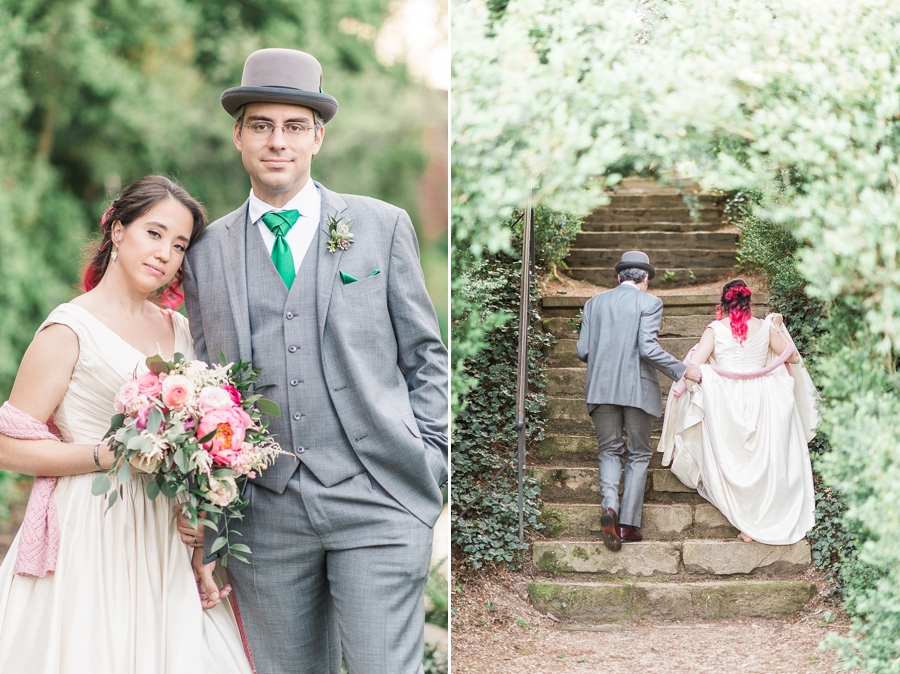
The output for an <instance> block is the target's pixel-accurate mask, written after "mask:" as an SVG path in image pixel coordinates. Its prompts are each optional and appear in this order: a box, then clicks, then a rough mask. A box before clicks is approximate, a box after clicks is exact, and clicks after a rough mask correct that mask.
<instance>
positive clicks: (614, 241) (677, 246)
mask: <svg viewBox="0 0 900 674" xmlns="http://www.w3.org/2000/svg"><path fill="white" fill-rule="evenodd" d="M737 242H738V235H737V233H736V232H684V233H678V232H581V233H580V234H578V235H576V237H575V242H574V243H573V244H572V248H625V249H629V250H643V251H647V254H648V255H649V256H650V261H651V262H653V261H654V259H655V258H656V257H657V253H658V252H659V249H661V248H664V249H668V250H675V251H678V250H682V249H685V248H688V249H708V250H727V251H729V252H731V253H733V252H734V251H735V249H736V247H737ZM654 266H655V263H654Z"/></svg>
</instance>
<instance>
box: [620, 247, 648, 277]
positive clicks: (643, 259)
mask: <svg viewBox="0 0 900 674" xmlns="http://www.w3.org/2000/svg"><path fill="white" fill-rule="evenodd" d="M623 269H643V270H644V271H645V272H647V277H648V279H652V278H653V277H654V276H656V270H655V269H654V268H653V265H651V264H650V258H649V257H647V253H642V252H641V251H639V250H629V251H626V252H624V253H622V261H621V262H620V263H619V264H617V265H616V272H620V271H622V270H623Z"/></svg>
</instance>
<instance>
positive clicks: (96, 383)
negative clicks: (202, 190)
mask: <svg viewBox="0 0 900 674" xmlns="http://www.w3.org/2000/svg"><path fill="white" fill-rule="evenodd" d="M205 226H206V215H205V213H204V211H203V208H202V207H201V206H200V204H198V203H197V202H196V201H195V200H194V199H193V198H192V197H191V196H190V195H189V194H188V193H187V192H186V191H185V190H184V189H182V188H181V187H180V186H179V185H177V184H175V183H174V182H172V181H171V180H169V179H167V178H164V177H161V176H148V177H146V178H142V179H141V180H139V181H137V182H136V183H134V184H133V185H131V186H129V187H127V188H126V189H125V190H124V191H123V192H122V194H121V195H120V196H119V197H118V198H117V199H116V200H115V201H114V202H113V204H112V206H111V207H110V208H109V210H108V211H107V212H106V214H105V215H104V218H103V220H102V221H101V228H102V232H103V240H102V243H101V245H100V246H99V249H98V250H97V251H96V253H95V254H94V256H93V258H92V259H91V260H90V262H89V264H88V266H87V269H86V272H85V277H84V286H85V290H86V291H87V292H85V293H84V294H83V295H81V296H79V297H77V298H76V299H74V300H72V301H71V302H69V303H67V304H62V305H60V306H59V307H57V308H56V309H54V310H53V312H52V313H51V314H50V316H48V317H47V319H46V320H45V321H44V322H43V323H42V324H41V326H40V328H39V329H38V332H37V334H36V335H35V338H34V341H33V342H32V343H31V346H29V348H28V350H27V351H26V353H25V356H24V357H23V359H22V364H21V366H20V368H19V372H18V375H17V377H16V381H15V384H14V385H13V389H12V393H11V394H10V398H9V402H8V403H7V404H4V406H3V408H2V409H0V416H2V424H3V425H2V427H0V432H2V434H0V469H2V470H11V471H16V472H19V473H25V474H28V475H38V476H54V477H58V479H57V480H56V483H55V488H54V487H53V480H50V479H48V478H47V477H42V478H38V480H37V481H36V486H35V488H34V491H33V493H32V497H31V501H30V502H29V507H28V514H26V521H25V523H24V524H23V526H22V528H21V529H20V530H19V533H18V534H17V536H16V539H15V541H14V542H13V544H12V547H11V548H10V550H9V553H8V554H7V556H6V558H5V560H4V562H3V564H2V566H0V671H2V672H4V674H14V673H21V674H26V673H27V674H64V673H71V674H76V673H81V672H91V673H92V674H180V673H182V672H183V673H185V674H195V673H197V674H199V673H202V672H207V673H209V674H212V673H213V672H215V674H223V673H228V674H232V673H233V674H244V673H247V672H250V671H251V665H250V663H249V662H248V659H247V656H246V655H245V653H244V649H243V646H242V641H241V636H240V634H239V630H238V627H237V622H236V620H235V616H234V614H233V613H232V611H231V607H230V606H229V604H228V602H222V603H219V604H218V605H216V606H215V607H214V608H211V609H210V610H208V611H204V610H203V607H202V606H201V600H200V598H199V596H198V593H197V588H196V586H195V581H194V576H193V572H192V570H191V550H190V548H189V547H188V546H186V545H185V544H184V543H183V542H182V538H181V535H180V534H179V531H178V528H177V525H176V521H175V518H174V515H173V506H174V503H173V501H171V500H169V499H167V498H165V497H164V496H159V497H157V499H156V500H155V501H151V500H150V499H148V498H147V497H146V495H145V492H144V486H145V484H146V482H147V478H148V476H147V475H145V474H141V475H137V476H135V477H133V478H132V479H131V481H129V482H128V483H126V484H125V485H124V488H123V491H122V493H121V498H120V499H119V500H120V502H119V503H116V504H115V505H114V506H113V507H112V508H110V509H109V510H108V511H107V512H104V511H105V510H106V505H107V503H106V500H105V499H103V498H101V497H98V496H94V495H93V494H92V493H91V486H92V482H93V479H94V475H93V473H95V472H96V471H98V470H107V469H109V468H110V466H111V465H112V461H113V456H112V453H111V451H110V449H109V447H108V446H107V444H106V443H104V442H102V440H103V437H104V435H105V434H106V431H107V429H108V428H109V424H110V419H111V417H112V416H113V414H114V398H115V395H116V393H117V392H118V390H119V387H120V386H121V385H122V384H124V383H125V382H126V381H128V380H129V379H130V378H131V377H132V376H133V375H134V374H135V373H136V372H138V373H139V372H140V371H141V370H142V369H144V370H146V366H145V364H144V360H145V359H146V357H147V356H150V355H153V354H161V355H162V356H163V357H164V358H165V359H166V360H171V359H172V356H173V354H175V353H176V352H179V353H182V354H184V355H185V357H187V358H193V357H194V350H193V347H192V343H191V337H190V331H189V329H188V325H187V319H185V318H184V317H183V316H181V315H180V314H178V313H173V312H172V311H171V310H170V309H171V308H175V307H176V306H177V304H179V303H180V301H181V293H180V292H179V291H178V287H179V285H180V282H181V263H182V259H183V258H184V253H185V251H186V250H187V248H188V246H189V245H190V244H191V243H192V242H193V241H194V240H195V239H196V238H197V237H198V236H200V234H201V233H202V232H203V229H204V227H205ZM161 289H165V290H164V291H163V293H162V295H161V296H160V298H159V302H160V304H159V305H157V304H155V303H154V302H152V301H151V300H150V299H149V298H150V297H151V296H156V295H157V293H158V292H159V291H160V290H161ZM165 307H168V308H165ZM51 415H53V422H54V423H55V425H56V426H57V427H58V431H59V434H60V436H61V438H62V440H63V442H62V443H59V442H57V441H55V440H54V439H38V438H52V436H50V435H49V434H48V432H47V427H46V426H44V422H46V421H47V420H48V418H49V417H50V416H51ZM29 429H30V430H29ZM26 431H27V432H26ZM35 431H37V432H35ZM22 438H31V439H22ZM98 443H99V444H98ZM48 484H49V485H50V486H49V489H51V490H52V492H49V497H48V498H47V499H46V503H45V504H44V505H43V506H41V504H40V498H39V494H41V493H46V492H45V491H44V490H45V489H47V485H48ZM42 508H43V510H41V509H42ZM37 511H41V512H39V513H38V514H39V515H40V516H39V517H33V515H35V513H37ZM36 522H37V523H39V524H45V529H46V531H44V533H43V534H42V535H41V536H37V537H36V535H35V534H34V531H35V523H36ZM38 539H40V540H38ZM48 541H49V542H48ZM36 550H38V551H39V552H40V551H42V552H43V554H42V555H36V554H35V551H36Z"/></svg>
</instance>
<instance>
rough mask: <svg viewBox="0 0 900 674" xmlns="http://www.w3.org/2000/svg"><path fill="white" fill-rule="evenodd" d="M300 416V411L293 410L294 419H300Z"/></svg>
mask: <svg viewBox="0 0 900 674" xmlns="http://www.w3.org/2000/svg"><path fill="white" fill-rule="evenodd" d="M302 417H303V415H302V414H300V412H294V421H300V419H301V418H302Z"/></svg>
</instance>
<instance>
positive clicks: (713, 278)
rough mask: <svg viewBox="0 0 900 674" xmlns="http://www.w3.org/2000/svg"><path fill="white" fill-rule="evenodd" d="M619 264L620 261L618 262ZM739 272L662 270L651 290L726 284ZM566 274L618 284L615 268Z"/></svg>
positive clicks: (572, 269) (601, 283) (597, 282)
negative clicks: (715, 283)
mask: <svg viewBox="0 0 900 674" xmlns="http://www.w3.org/2000/svg"><path fill="white" fill-rule="evenodd" d="M616 262H618V260H616ZM739 273H740V272H739V271H738V270H737V269H735V268H734V266H733V265H732V266H730V267H691V268H687V267H671V268H668V269H660V268H659V267H657V274H656V276H655V277H654V278H653V280H652V281H650V288H651V289H654V290H656V289H661V288H672V287H675V286H676V285H680V286H689V285H691V284H694V283H713V282H718V283H722V284H724V283H726V282H728V281H730V280H731V279H733V278H736V277H737V276H738V275H739ZM566 274H568V275H569V276H571V277H572V278H573V279H575V280H577V281H586V282H587V283H593V284H594V285H597V286H603V287H607V288H609V287H612V286H615V285H617V284H618V282H619V281H618V277H617V276H616V273H615V271H613V267H612V266H610V267H578V266H570V267H568V268H567V269H566Z"/></svg>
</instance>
